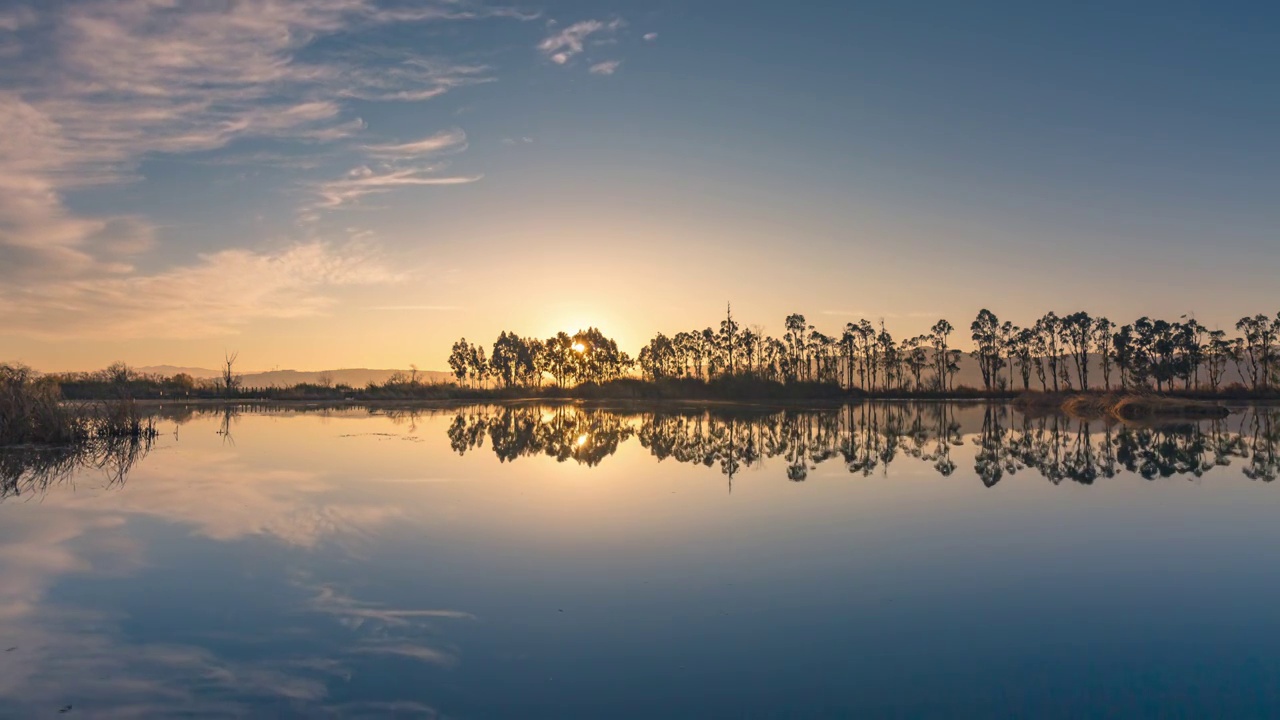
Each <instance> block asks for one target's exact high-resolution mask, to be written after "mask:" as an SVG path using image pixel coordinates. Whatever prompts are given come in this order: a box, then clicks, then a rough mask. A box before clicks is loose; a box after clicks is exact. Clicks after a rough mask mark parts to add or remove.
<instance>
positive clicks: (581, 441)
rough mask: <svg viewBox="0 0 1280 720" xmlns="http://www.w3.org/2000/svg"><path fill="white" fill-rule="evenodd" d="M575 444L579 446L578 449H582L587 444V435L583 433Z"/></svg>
mask: <svg viewBox="0 0 1280 720" xmlns="http://www.w3.org/2000/svg"><path fill="white" fill-rule="evenodd" d="M574 444H575V445H577V446H578V447H582V446H583V445H586V444H587V434H586V433H582V434H581V435H579V436H578V439H577V440H576V441H575V442H574Z"/></svg>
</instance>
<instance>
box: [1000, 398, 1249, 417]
mask: <svg viewBox="0 0 1280 720" xmlns="http://www.w3.org/2000/svg"><path fill="white" fill-rule="evenodd" d="M1016 404H1017V406H1018V407H1019V409H1021V410H1023V411H1024V412H1025V411H1028V410H1031V411H1035V410H1041V411H1045V410H1060V411H1062V412H1065V413H1067V414H1068V415H1072V416H1074V417H1080V418H1101V417H1111V418H1115V419H1117V420H1148V419H1153V418H1159V419H1174V418H1202V417H1224V416H1226V415H1228V414H1229V413H1230V411H1229V410H1227V408H1225V407H1223V406H1222V405H1219V404H1217V403H1215V402H1210V401H1206V400H1192V399H1188V398H1176V397H1167V396H1164V395H1155V394H1152V393H1096V392H1090V393H1075V394H1049V393H1037V394H1036V396H1035V397H1027V396H1023V397H1019V398H1018V400H1017V403H1016Z"/></svg>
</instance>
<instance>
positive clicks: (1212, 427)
mask: <svg viewBox="0 0 1280 720" xmlns="http://www.w3.org/2000/svg"><path fill="white" fill-rule="evenodd" d="M1278 415H1280V412H1277V411H1276V410H1273V409H1270V408H1252V409H1246V410H1241V411H1238V412H1236V413H1234V414H1233V415H1231V416H1229V417H1227V418H1221V419H1212V420H1202V421H1195V422H1185V423H1174V424H1165V425H1158V426H1140V425H1127V424H1121V423H1114V422H1105V421H1100V420H1084V419H1075V418H1070V417H1067V416H1064V415H1056V414H1050V415H1041V416H1034V415H1027V414H1022V413H1018V412H1016V411H1014V410H1012V409H1011V408H1009V407H1008V406H1003V405H970V406H962V405H956V404H953V403H918V404H912V403H893V404H874V403H866V404H861V405H851V406H847V407H844V408H841V409H838V410H836V409H832V410H778V411H772V412H769V411H761V412H725V411H715V412H708V411H697V412H694V411H685V412H668V411H657V412H643V413H634V414H622V413H619V412H616V411H610V410H600V409H589V408H582V407H575V406H560V407H550V408H548V407H530V406H518V407H493V406H478V407H473V408H467V409H465V410H463V411H460V412H458V413H457V414H456V415H455V416H454V418H453V422H452V423H451V424H450V426H449V429H448V436H449V442H450V446H451V447H452V448H453V450H454V451H455V452H457V453H458V454H460V455H464V454H466V453H468V452H472V451H475V450H478V449H480V448H482V447H484V445H485V443H486V441H487V442H488V444H489V445H490V447H491V448H492V450H493V452H494V454H495V455H496V456H497V457H498V459H499V460H500V461H502V462H507V461H512V460H515V459H517V458H520V457H529V456H538V455H545V456H549V457H553V458H555V459H556V460H557V461H560V462H565V461H568V460H574V461H576V462H578V463H582V464H584V465H587V466H595V465H598V464H599V463H600V462H601V461H602V460H604V458H606V457H608V456H609V455H612V454H614V453H615V452H616V451H617V450H618V448H619V446H621V445H622V444H623V443H625V442H626V441H628V440H629V439H631V438H632V437H633V436H634V437H636V438H637V439H638V440H639V444H640V445H641V446H642V447H644V448H645V449H647V450H648V451H649V453H650V454H651V455H652V456H653V457H654V458H656V459H658V460H659V461H661V460H665V459H667V458H671V459H674V460H675V461H676V462H680V463H692V464H698V465H703V466H706V467H718V468H719V469H720V471H721V472H722V473H724V474H725V475H728V476H729V477H730V478H731V479H732V477H733V476H734V475H735V474H737V473H738V472H740V471H741V470H742V469H744V468H749V467H753V466H756V465H761V464H765V463H767V461H770V460H774V459H779V460H781V461H782V462H783V463H784V464H785V475H786V477H787V479H789V480H792V481H795V482H801V481H804V480H805V479H807V477H808V475H809V472H810V471H811V470H814V469H816V467H817V466H818V465H819V464H820V463H824V462H828V461H833V460H837V459H838V460H839V461H840V462H843V464H844V466H845V468H846V469H847V470H848V471H849V472H850V473H853V474H856V475H862V476H869V475H873V474H876V473H882V474H887V473H888V470H889V466H890V465H892V464H893V463H894V462H895V461H903V460H904V459H906V460H914V461H919V462H923V463H926V464H927V465H928V466H929V467H931V468H932V469H933V471H934V472H936V473H937V474H939V475H942V476H950V475H951V474H953V473H954V472H955V471H956V469H957V461H956V459H955V457H954V450H955V449H956V448H959V447H962V446H964V445H966V443H969V444H972V445H974V446H976V453H975V454H974V467H973V470H974V473H975V474H976V475H977V476H978V478H979V479H980V480H981V481H982V483H983V484H984V485H986V486H987V487H992V486H994V485H996V484H997V483H999V482H1000V481H1001V480H1002V479H1003V478H1005V477H1007V476H1010V475H1015V474H1017V473H1019V472H1023V471H1026V470H1031V471H1034V472H1036V473H1038V474H1039V475H1040V476H1042V477H1044V478H1045V479H1047V480H1049V481H1050V482H1052V483H1054V484H1055V485H1056V484H1059V483H1061V482H1063V481H1064V480H1070V481H1072V482H1076V483H1080V484H1083V485H1089V484H1092V483H1094V482H1095V481H1096V480H1097V479H1098V478H1100V477H1101V478H1109V477H1114V476H1115V475H1116V474H1117V473H1118V472H1121V471H1125V472H1130V473H1134V474H1137V475H1140V476H1141V477H1144V478H1147V479H1154V478H1167V477H1174V476H1188V477H1192V478H1195V477H1200V476H1201V475H1203V474H1204V473H1205V472H1206V471H1208V470H1210V469H1211V468H1214V467H1225V466H1230V465H1232V463H1233V461H1239V463H1240V467H1241V469H1242V471H1243V473H1244V475H1245V476H1246V477H1249V478H1250V479H1253V480H1262V481H1265V482H1270V481H1272V480H1275V479H1276V477H1277V474H1278V473H1280V459H1278V458H1277V446H1278V445H1280V422H1278V419H1280V418H1278V417H1277V416H1278ZM966 426H967V427H966ZM966 429H967V430H968V432H966Z"/></svg>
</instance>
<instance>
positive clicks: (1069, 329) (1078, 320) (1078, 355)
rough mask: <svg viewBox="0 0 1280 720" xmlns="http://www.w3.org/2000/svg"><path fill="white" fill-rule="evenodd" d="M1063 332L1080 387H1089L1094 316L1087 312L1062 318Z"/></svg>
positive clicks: (1086, 388)
mask: <svg viewBox="0 0 1280 720" xmlns="http://www.w3.org/2000/svg"><path fill="white" fill-rule="evenodd" d="M1062 333H1063V337H1064V338H1065V339H1066V345H1067V348H1068V350H1069V351H1070V353H1071V359H1072V361H1073V362H1074V363H1075V366H1076V378H1077V379H1079V380H1080V389H1081V390H1088V389H1089V350H1090V348H1091V346H1092V345H1093V334H1094V327H1093V318H1092V317H1090V316H1089V313H1087V312H1076V313H1072V314H1070V315H1068V316H1066V317H1065V318H1062Z"/></svg>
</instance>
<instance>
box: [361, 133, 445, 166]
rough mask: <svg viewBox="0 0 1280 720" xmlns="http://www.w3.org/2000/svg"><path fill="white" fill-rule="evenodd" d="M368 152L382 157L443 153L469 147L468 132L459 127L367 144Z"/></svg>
mask: <svg viewBox="0 0 1280 720" xmlns="http://www.w3.org/2000/svg"><path fill="white" fill-rule="evenodd" d="M364 149H365V151H366V152H368V153H369V154H370V155H372V156H374V157H382V158H396V159H398V158H417V157H422V156H424V155H442V154H446V153H455V152H462V151H463V150H466V149H467V134H466V133H465V132H463V131H462V130H460V129H458V128H453V129H451V130H444V131H442V132H438V133H436V134H434V135H428V136H427V137H425V138H422V139H421V140H414V141H411V142H406V143H392V144H386V145H366V146H364Z"/></svg>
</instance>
